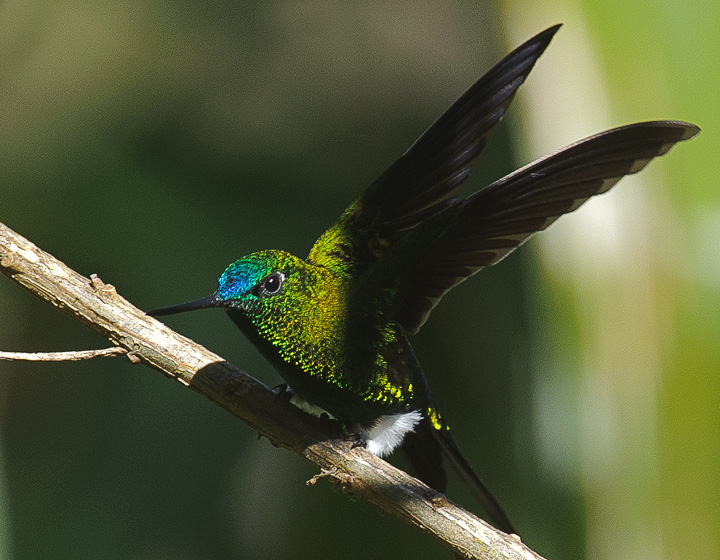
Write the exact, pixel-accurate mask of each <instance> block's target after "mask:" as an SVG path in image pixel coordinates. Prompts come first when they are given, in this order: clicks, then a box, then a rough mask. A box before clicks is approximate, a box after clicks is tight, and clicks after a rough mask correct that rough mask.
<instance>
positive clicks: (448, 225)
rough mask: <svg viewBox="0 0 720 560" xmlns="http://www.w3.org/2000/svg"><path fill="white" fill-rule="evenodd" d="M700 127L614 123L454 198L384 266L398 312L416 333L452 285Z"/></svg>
mask: <svg viewBox="0 0 720 560" xmlns="http://www.w3.org/2000/svg"><path fill="white" fill-rule="evenodd" d="M699 130H700V129H699V128H698V127H697V126H695V125H692V124H688V123H684V122H677V121H651V122H642V123H636V124H631V125H628V126H623V127H620V128H615V129H612V130H608V131H606V132H602V133H600V134H597V135H595V136H591V137H589V138H586V139H585V140H581V141H580V142H577V143H575V144H572V145H570V146H568V147H567V148H564V149H562V150H560V151H558V152H556V153H555V154H552V155H549V156H547V157H544V158H542V159H539V160H537V161H535V162H534V163H531V164H530V165H527V166H525V167H523V168H521V169H519V170H518V171H515V172H514V173H511V174H510V175H507V176H506V177H504V178H502V179H500V180H499V181H496V182H495V183H493V184H491V185H489V186H487V187H485V188H483V189H481V190H479V191H478V192H476V193H474V194H473V195H471V196H469V197H467V198H466V199H464V200H461V201H457V202H455V204H454V205H453V206H452V207H450V208H447V209H446V210H445V211H444V212H443V213H442V214H440V215H437V216H435V217H433V218H432V219H431V220H428V221H427V222H425V223H423V224H422V226H420V227H418V228H417V229H416V230H415V231H414V232H413V234H412V236H408V237H406V239H404V240H403V242H402V243H401V244H400V245H398V246H397V247H396V248H395V250H394V251H393V254H390V255H388V258H386V259H384V262H383V266H381V267H379V268H378V274H379V275H380V276H381V279H380V280H381V281H382V282H383V283H384V284H385V285H386V286H394V288H393V289H394V290H397V291H396V295H395V305H394V310H393V311H392V313H391V315H392V318H393V319H394V320H396V321H397V322H399V323H400V324H401V325H402V326H403V327H404V328H405V329H406V330H407V331H408V332H410V333H415V332H417V331H418V330H419V329H420V327H421V326H422V325H423V323H424V322H425V320H426V319H427V317H428V315H429V313H430V311H431V310H432V308H433V307H434V306H435V304H437V302H438V301H439V300H440V298H441V297H442V296H443V295H444V294H445V293H446V292H448V291H449V290H450V289H451V288H453V287H454V286H456V285H458V284H459V283H461V282H463V281H464V280H465V279H467V278H468V277H470V276H472V275H473V274H475V273H477V272H478V271H479V270H481V269H482V268H484V267H486V266H490V265H493V264H495V263H497V262H498V261H500V260H501V259H503V258H504V257H505V256H507V254H508V253H510V252H511V251H513V250H515V249H516V248H517V247H518V246H520V245H521V244H522V243H524V242H525V241H526V240H527V239H528V238H529V237H530V236H532V235H533V234H534V233H536V232H538V231H541V230H543V229H545V228H546V227H548V226H549V225H550V224H552V223H553V222H554V221H555V220H557V219H558V218H559V217H560V216H562V215H563V214H567V213H568V212H572V211H573V210H575V209H577V208H578V207H579V206H580V205H581V204H583V203H584V202H585V201H586V200H588V199H589V198H590V197H592V196H594V195H596V194H601V193H604V192H606V191H607V190H608V189H610V188H611V187H612V186H613V185H615V184H616V183H617V182H618V181H619V180H620V179H622V178H623V177H624V176H626V175H631V174H633V173H637V172H638V171H640V170H641V169H643V168H644V167H645V166H646V165H647V164H648V163H649V162H650V161H651V160H652V159H653V158H656V157H658V156H661V155H664V154H666V153H667V152H668V150H670V148H672V147H673V146H674V145H675V144H676V143H677V142H681V141H683V140H687V139H688V138H692V137H693V136H695V135H696V134H697V133H698V132H699Z"/></svg>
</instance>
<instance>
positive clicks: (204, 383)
mask: <svg viewBox="0 0 720 560" xmlns="http://www.w3.org/2000/svg"><path fill="white" fill-rule="evenodd" d="M0 271H1V272H2V273H3V274H5V275H6V276H8V277H9V278H11V279H12V280H14V281H15V282H17V283H18V284H20V285H21V286H23V287H25V288H26V289H27V290H29V291H30V292H31V293H33V294H35V295H36V296H38V297H40V298H41V299H43V300H45V301H47V302H49V303H51V304H52V305H54V306H55V307H57V308H59V309H60V310H61V311H63V312H65V313H67V314H68V315H70V316H71V317H73V318H75V319H77V320H78V321H80V322H81V323H83V324H84V325H86V326H87V327H89V328H91V329H92V330H94V331H97V332H98V333H100V334H101V335H102V336H104V337H106V338H107V339H108V340H110V341H111V342H112V343H113V344H115V345H117V346H118V347H120V348H124V349H126V350H127V354H125V355H126V356H127V357H128V359H129V360H130V361H131V362H132V363H141V364H144V365H146V366H149V367H151V368H153V369H155V370H157V371H159V372H161V373H163V374H164V375H166V376H168V377H170V378H173V379H175V380H177V381H179V382H180V383H182V384H183V385H186V386H188V387H190V388H191V389H193V390H195V391H197V392H198V393H200V394H202V395H204V396H206V397H207V398H209V399H210V400H211V401H213V402H214V403H215V404H217V405H219V406H221V407H223V408H224V409H225V410H227V411H228V412H230V413H232V414H234V415H235V416H237V417H238V418H239V419H240V420H242V421H243V422H245V423H246V424H247V425H248V426H250V427H251V428H252V429H253V430H256V431H257V432H258V433H259V434H261V435H262V436H265V437H266V438H268V439H269V440H270V441H271V442H272V443H273V444H274V445H276V446H277V447H283V448H285V449H288V450H290V451H292V452H294V453H296V454H297V455H300V456H301V457H304V458H306V459H307V460H309V461H311V462H312V463H314V464H315V465H317V466H318V467H319V468H320V470H321V473H322V474H321V475H318V477H319V476H323V477H327V478H329V479H330V480H331V481H332V482H334V483H335V484H337V485H339V487H340V488H342V489H343V490H344V491H345V492H347V493H350V494H353V495H354V496H357V497H360V498H363V499H365V500H367V501H369V502H371V503H373V504H375V505H377V506H378V507H380V508H381V509H382V510H384V511H387V512H389V513H392V514H393V515H395V516H396V517H398V518H399V519H402V520H403V521H405V522H407V523H411V524H413V525H417V526H418V527H420V528H421V529H422V530H423V531H425V532H426V533H429V534H431V535H433V536H434V537H436V538H438V539H440V540H441V541H442V542H444V543H445V544H446V545H447V546H449V547H451V548H452V549H453V551H454V552H455V554H456V555H458V556H461V557H467V558H476V559H482V560H485V559H491V558H492V559H508V560H520V559H524V560H542V558H541V557H540V556H539V555H537V554H536V553H535V552H533V551H532V550H530V549H529V548H527V547H526V546H525V545H523V544H522V543H521V542H520V540H519V538H517V536H515V535H513V536H508V535H506V534H505V533H502V532H500V531H497V530H495V529H494V528H492V527H491V526H489V525H488V524H486V523H485V522H484V521H482V520H480V519H478V518H477V517H475V516H474V515H472V514H471V513H469V512H467V511H466V510H464V509H462V508H460V507H458V506H457V505H455V504H453V503H452V502H450V501H449V500H448V499H447V498H446V497H445V496H444V495H442V494H440V493H438V492H436V491H434V490H432V489H430V488H428V487H427V486H426V485H424V484H423V483H422V482H420V481H418V480H417V479H415V478H412V477H411V476H409V475H407V474H406V473H404V472H403V471H401V470H399V469H397V468H395V467H393V466H392V465H390V464H388V463H386V462H385V461H383V460H382V459H379V458H378V457H375V456H374V455H372V454H371V453H369V452H367V451H366V450H364V449H361V448H357V449H351V444H350V443H349V442H345V441H343V439H342V434H341V433H340V432H339V430H338V429H337V427H336V426H335V425H334V424H332V423H329V422H323V421H322V420H319V419H317V418H314V417H312V416H310V415H308V414H305V413H304V412H302V411H301V410H299V409H297V408H296V407H294V406H292V405H290V404H288V403H285V402H282V400H281V399H277V398H276V395H275V394H274V393H273V392H272V391H270V390H269V389H268V388H267V387H266V386H265V385H263V384H262V383H260V382H259V381H257V380H255V379H254V378H252V377H251V376H249V375H247V374H246V373H244V372H242V371H240V370H239V369H237V368H236V367H235V366H233V365H231V364H229V363H228V362H226V361H225V360H223V359H222V358H221V357H219V356H217V355H216V354H213V353H212V352H209V351H208V350H206V349H205V348H204V347H202V346H200V345H198V344H196V343H194V342H193V341H191V340H189V339H187V338H185V337H183V336H181V335H179V334H177V333H175V332H174V331H172V330H170V329H169V328H168V327H166V326H165V325H163V324H162V323H160V322H159V321H156V320H155V319H153V318H151V317H148V316H147V315H146V314H145V313H143V312H142V311H141V310H139V309H137V308H136V307H134V306H133V305H131V304H130V303H128V302H127V301H126V300H125V299H123V298H122V297H121V296H119V295H118V294H117V292H116V291H115V288H114V287H113V286H111V285H109V284H105V283H103V282H102V280H100V279H99V278H98V277H97V276H96V275H92V276H91V277H90V278H89V279H88V278H85V277H84V276H81V275H80V274H78V273H77V272H75V271H73V270H72V269H70V268H69V267H67V266H66V265H65V264H63V263H62V262H60V261H59V260H57V259H56V258H55V257H53V256H52V255H49V254H48V253H46V252H44V251H42V250H41V249H39V248H38V247H36V246H35V245H33V244H32V243H31V242H30V241H28V240H27V239H25V238H24V237H22V236H20V235H18V234H17V233H15V232H14V231H12V230H11V229H10V228H8V227H7V226H5V225H4V224H2V223H0ZM318 477H314V478H313V479H312V480H311V481H310V482H311V483H314V481H315V480H317V478H318Z"/></svg>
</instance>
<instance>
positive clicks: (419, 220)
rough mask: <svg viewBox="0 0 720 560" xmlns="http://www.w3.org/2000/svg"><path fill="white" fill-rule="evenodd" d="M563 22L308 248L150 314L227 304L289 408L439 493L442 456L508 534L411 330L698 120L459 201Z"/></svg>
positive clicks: (457, 109)
mask: <svg viewBox="0 0 720 560" xmlns="http://www.w3.org/2000/svg"><path fill="white" fill-rule="evenodd" d="M559 27H560V25H555V26H552V27H550V28H548V29H546V30H545V31H543V32H541V33H539V34H537V35H536V36H534V37H532V38H531V39H529V40H528V41H526V42H525V43H523V44H522V45H520V46H519V47H518V48H516V49H515V50H513V51H512V52H511V53H510V54H508V55H507V56H506V57H505V58H503V59H502V60H501V61H500V62H498V63H497V64H496V65H495V66H494V67H493V68H491V69H490V70H489V71H488V72H487V73H486V74H485V75H483V76H482V77H481V78H480V79H479V80H478V81H477V82H475V83H474V84H473V85H472V86H471V87H470V88H469V89H468V90H467V91H466V92H465V93H464V94H463V95H462V96H461V97H460V98H458V100H457V101H455V103H454V104H453V105H452V106H451V107H450V108H449V109H448V110H447V111H446V112H445V113H444V114H443V115H442V116H441V117H440V118H439V119H437V120H436V121H435V122H434V123H433V124H432V125H431V126H430V127H429V128H428V129H427V130H426V131H425V132H424V133H423V134H422V135H421V136H420V138H419V139H418V140H417V141H416V142H415V143H414V144H413V145H412V146H411V147H410V148H409V149H408V150H407V151H406V152H405V153H404V154H403V155H402V156H400V158H399V159H397V160H396V161H395V162H394V163H393V164H392V165H391V166H390V167H389V168H388V169H387V170H386V171H385V172H384V173H382V174H381V175H380V177H379V178H378V179H377V180H376V181H375V182H373V183H372V184H371V185H370V186H369V187H368V188H367V189H366V190H365V191H364V192H363V193H362V194H361V195H360V197H359V198H358V199H357V200H356V201H355V202H353V203H352V204H351V205H350V206H349V207H348V208H347V209H346V210H345V212H344V213H343V214H342V215H341V216H340V218H339V219H338V220H337V221H336V222H335V223H334V224H333V225H332V226H331V227H330V228H329V229H328V230H327V231H325V232H324V233H323V234H322V235H321V236H320V238H319V239H318V240H317V242H316V243H315V244H314V246H313V247H312V249H311V250H310V253H309V255H308V256H307V258H305V259H301V258H298V257H296V256H293V255H291V254H289V253H287V252H284V251H280V250H265V251H259V252H255V253H252V254H249V255H247V256H245V257H242V258H241V259H239V260H236V261H235V262H233V263H232V264H230V265H229V266H228V267H227V268H226V269H225V271H224V272H223V273H222V275H221V276H220V279H219V281H218V287H217V290H216V291H215V292H214V293H213V294H212V295H210V296H208V297H204V298H202V299H199V300H195V301H191V302H189V303H184V304H180V305H175V306H171V307H164V308H160V309H155V310H153V311H150V312H149V314H150V315H153V316H162V315H170V314H174V313H179V312H183V311H191V310H196V309H206V308H214V307H219V308H221V309H223V310H225V311H226V313H227V314H228V315H229V317H230V319H231V320H232V321H233V322H234V323H235V325H237V327H238V328H239V329H240V330H241V331H242V333H243V334H244V335H245V336H246V337H247V338H248V339H249V340H250V341H251V342H252V343H253V344H254V345H255V346H256V347H257V348H258V349H259V351H260V352H261V353H262V354H263V356H264V357H265V358H266V359H267V360H268V361H269V362H270V363H271V364H272V365H273V366H274V368H275V369H276V370H277V371H278V373H279V374H280V376H281V377H282V378H283V379H284V381H285V382H286V384H287V390H288V391H289V392H290V395H291V401H292V402H293V403H295V404H297V405H298V406H300V407H301V408H304V409H305V410H307V411H309V412H311V413H314V414H316V415H320V414H323V413H324V414H327V415H328V416H329V417H331V418H333V419H336V420H337V421H339V422H341V423H342V425H343V426H344V428H345V430H346V433H347V434H349V435H352V438H354V439H353V443H352V445H353V446H358V445H362V446H364V447H366V448H367V449H368V450H369V451H370V452H372V453H374V454H376V455H379V456H385V455H388V454H390V453H391V452H392V451H393V450H395V449H396V448H400V449H401V450H402V451H403V452H404V453H405V455H406V456H407V458H408V459H409V462H410V465H411V466H412V468H413V470H414V472H415V474H416V476H417V477H418V478H419V479H420V480H422V481H423V482H425V483H426V484H427V485H428V486H430V487H432V488H434V489H435V490H437V491H439V492H444V491H445V488H446V484H447V474H446V472H445V469H444V467H443V457H445V458H446V460H448V461H449V462H450V464H452V465H453V467H454V468H455V470H456V471H457V472H458V474H459V476H460V478H461V479H462V480H463V482H464V483H465V484H466V485H467V486H468V487H469V489H470V490H471V492H472V493H473V495H474V496H475V497H476V499H477V500H478V501H479V503H480V504H481V506H482V507H483V509H484V510H485V512H486V513H487V516H488V518H489V520H490V521H491V522H492V523H493V524H494V525H495V526H496V527H497V528H498V529H500V530H502V531H505V532H506V533H514V532H515V529H514V527H513V525H512V523H511V522H510V520H509V519H508V516H507V515H506V513H505V512H504V510H503V509H502V507H501V506H500V504H499V503H498V501H497V500H496V499H495V497H494V496H493V494H492V493H491V492H490V491H489V489H488V488H487V487H486V486H485V485H484V484H483V482H482V481H481V479H480V477H479V476H478V475H477V473H476V472H475V470H474V469H473V468H472V466H471V465H470V463H469V462H468V461H467V459H466V458H465V456H464V455H463V454H462V453H461V451H460V449H459V447H458V445H457V443H456V442H455V439H454V437H453V436H452V434H451V431H450V429H449V425H448V423H447V421H446V420H445V417H444V416H441V415H440V413H439V412H438V409H437V407H436V405H435V402H434V400H433V397H432V395H431V392H430V389H429V387H428V383H427V379H426V376H425V374H424V372H423V370H422V368H421V366H420V364H419V362H418V359H417V358H416V356H415V354H414V352H413V349H412V347H411V345H410V342H409V341H408V336H409V335H413V334H416V333H417V332H418V331H419V330H420V329H421V327H422V326H423V324H424V323H425V321H426V320H427V319H428V316H429V315H430V312H431V311H432V309H433V308H434V307H435V305H437V303H438V302H439V301H440V299H441V298H442V297H443V296H444V295H445V294H446V293H447V292H448V291H449V290H451V289H452V288H453V287H455V286H457V285H458V284H460V283H461V282H463V281H465V280H466V279H467V278H469V277H470V276H472V275H474V274H476V273H477V272H478V271H480V270H482V269H483V268H485V267H488V266H491V265H494V264H496V263H498V262H499V261H501V260H502V259H504V258H505V257H506V256H507V255H508V254H509V253H511V252H512V251H514V250H515V249H517V248H518V247H519V246H520V245H521V244H523V243H524V242H525V241H526V240H527V239H528V238H529V237H531V236H532V235H533V234H534V233H536V232H538V231H541V230H543V229H545V228H546V227H548V226H549V225H550V224H552V223H553V222H554V221H555V220H556V219H558V218H559V217H560V216H561V215H563V214H567V213H568V212H572V211H573V210H576V209H577V208H578V207H579V206H581V205H582V204H583V203H584V202H585V201H587V200H588V199H589V198H591V197H593V196H595V195H597V194H601V193H604V192H606V191H607V190H608V189H610V188H611V187H612V186H614V185H615V184H616V183H617V182H618V181H619V180H620V179H621V178H622V177H624V176H626V175H631V174H633V173H637V172H638V171H640V170H641V169H643V168H644V167H645V166H646V165H647V164H648V163H649V162H650V161H651V160H652V159H653V158H655V157H658V156H661V155H664V154H665V153H667V152H668V150H670V148H672V147H673V146H674V145H675V144H676V143H677V142H680V141H683V140H687V139H689V138H691V137H693V136H695V135H696V134H697V133H698V132H699V130H700V129H699V128H698V127H697V126H695V125H693V124H689V123H685V122H680V121H650V122H640V123H635V124H630V125H627V126H622V127H619V128H614V129H612V130H608V131H605V132H601V133H600V134H597V135H595V136H591V137H589V138H586V139H584V140H581V141H579V142H577V143H575V144H572V145H570V146H568V147H566V148H564V149H562V150H560V151H558V152H556V153H554V154H552V155H549V156H546V157H544V158H541V159H539V160H537V161H535V162H533V163H531V164H529V165H526V166H525V167H522V168H521V169H519V170H517V171H515V172H513V173H511V174H509V175H507V176H505V177H503V178H502V179H499V180H498V181H496V182H494V183H492V184H490V185H488V186H486V187H484V188H482V189H480V190H478V191H477V192H475V193H474V194H471V195H470V196H467V197H466V198H461V197H460V191H461V188H462V186H463V184H464V183H465V182H466V180H467V178H468V175H469V174H470V171H471V169H472V166H473V164H474V162H475V159H476V158H477V157H478V155H479V154H480V152H481V151H482V149H483V148H484V146H485V144H486V143H487V141H488V139H489V138H490V136H491V134H492V132H493V130H494V128H495V126H496V125H497V124H498V122H499V121H500V120H501V119H502V118H503V116H504V115H505V112H506V111H507V109H508V106H509V105H510V103H511V101H512V100H513V98H514V96H515V93H516V92H517V90H518V88H519V87H520V86H521V85H522V84H523V82H524V81H525V79H526V78H527V76H528V74H529V73H530V71H531V70H532V68H533V66H534V65H535V63H536V62H537V60H538V58H539V57H540V56H541V55H542V54H543V52H544V51H545V49H546V48H547V47H548V45H549V43H550V41H551V39H552V38H553V36H554V35H555V33H556V32H557V30H558V29H559Z"/></svg>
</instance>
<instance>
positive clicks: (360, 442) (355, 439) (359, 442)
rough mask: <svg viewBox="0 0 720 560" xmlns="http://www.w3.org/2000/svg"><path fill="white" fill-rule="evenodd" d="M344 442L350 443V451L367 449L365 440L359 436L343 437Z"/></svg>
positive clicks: (349, 435)
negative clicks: (357, 448)
mask: <svg viewBox="0 0 720 560" xmlns="http://www.w3.org/2000/svg"><path fill="white" fill-rule="evenodd" d="M344 440H345V441H351V442H352V445H351V446H350V449H355V448H356V447H363V448H365V447H367V441H365V438H364V437H363V436H362V435H360V434H348V435H346V436H345V438H344Z"/></svg>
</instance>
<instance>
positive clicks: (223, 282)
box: [148, 250, 307, 321]
mask: <svg viewBox="0 0 720 560" xmlns="http://www.w3.org/2000/svg"><path fill="white" fill-rule="evenodd" d="M306 267H307V264H306V263H305V262H304V261H302V260H300V259H298V258H297V257H294V256H293V255H290V254H289V253H285V252H283V251H274V250H273V251H260V252H257V253H252V254H250V255H247V256H245V257H242V258H241V259H239V260H237V261H235V262H234V263H232V264H231V265H230V266H228V267H227V268H226V269H225V272H223V273H222V276H220V280H219V281H218V288H217V290H216V291H215V293H214V294H212V295H210V296H208V297H205V298H202V299H198V300H195V301H191V302H188V303H182V304H180V305H173V306H171V307H163V308H160V309H154V310H152V311H150V312H149V313H148V314H149V315H152V316H161V315H173V314H175V313H182V312H184V311H193V310H196V309H207V308H210V307H221V308H224V309H226V310H237V311H239V312H241V313H242V314H243V315H245V316H247V317H248V318H249V319H250V320H251V321H252V320H254V319H259V318H261V317H263V316H265V315H267V314H268V313H273V312H277V311H280V310H281V309H282V308H283V307H287V305H288V302H289V301H290V300H291V299H292V298H293V294H294V293H295V292H297V291H300V292H302V291H304V289H303V288H305V284H306V278H305V276H306V275H304V274H303V270H304V269H305V268H306Z"/></svg>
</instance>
